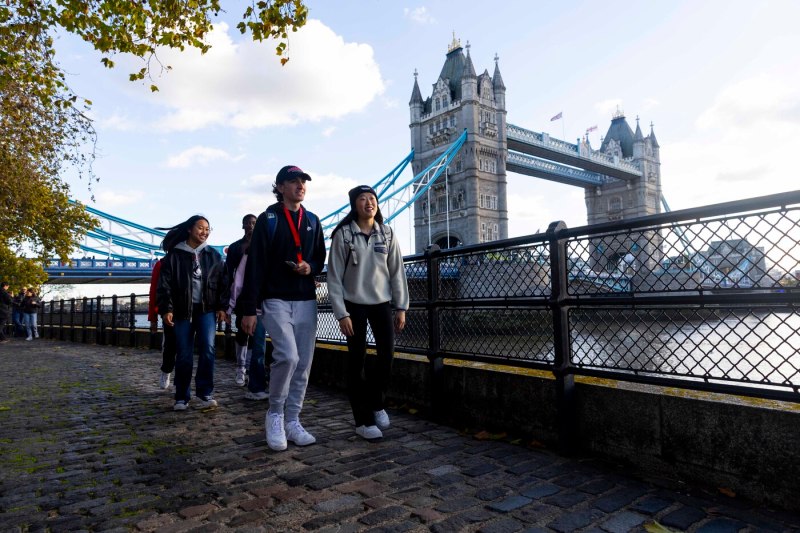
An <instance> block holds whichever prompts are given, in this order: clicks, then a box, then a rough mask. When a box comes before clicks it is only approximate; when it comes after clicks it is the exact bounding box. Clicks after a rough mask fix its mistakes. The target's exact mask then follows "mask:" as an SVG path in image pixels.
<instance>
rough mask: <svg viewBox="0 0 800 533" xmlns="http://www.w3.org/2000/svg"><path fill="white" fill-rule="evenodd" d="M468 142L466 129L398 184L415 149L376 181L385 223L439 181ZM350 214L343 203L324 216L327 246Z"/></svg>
mask: <svg viewBox="0 0 800 533" xmlns="http://www.w3.org/2000/svg"><path fill="white" fill-rule="evenodd" d="M466 140H467V130H466V129H464V131H463V132H462V133H461V135H460V136H459V137H458V138H457V139H456V140H455V141H453V144H451V145H450V147H449V148H448V149H447V150H445V151H444V153H442V154H441V155H440V156H439V157H437V158H436V159H434V160H433V161H432V162H431V163H430V164H429V165H428V166H427V167H426V168H425V169H424V170H423V171H422V172H420V173H419V174H417V175H416V176H413V177H412V178H411V179H410V180H408V181H406V182H404V183H400V184H398V183H397V180H398V178H399V177H400V174H401V173H402V172H403V170H405V168H406V166H408V164H409V163H410V162H411V161H412V160H413V159H414V150H412V151H411V153H409V154H408V156H406V158H405V159H403V161H401V162H400V163H399V164H398V165H397V166H396V167H395V168H394V169H392V171H391V172H389V173H388V174H387V175H386V176H384V177H383V178H381V179H380V180H378V181H377V182H376V183H375V185H373V187H372V188H373V189H375V192H376V193H377V194H378V200H379V201H380V203H381V204H383V208H382V209H381V211H382V212H383V219H384V222H386V223H387V224H388V223H389V222H391V221H392V220H394V219H395V218H397V216H398V215H400V214H401V213H403V212H405V210H406V209H408V208H409V207H410V206H411V205H413V203H414V202H415V201H416V200H417V199H418V198H419V197H420V196H422V195H423V194H425V193H426V192H427V191H428V189H430V187H431V186H432V185H433V184H434V183H435V182H436V181H437V180H438V179H439V177H440V176H441V175H442V174H443V173H444V172H445V169H446V168H447V166H448V165H449V164H450V162H451V161H452V160H453V158H454V157H455V156H456V154H458V151H459V150H460V149H461V147H462V146H463V145H464V142H465V141H466ZM349 211H350V204H349V203H348V204H345V205H343V206H342V207H340V208H339V209H337V210H336V211H334V212H333V213H331V214H329V215H327V216H325V217H323V218H322V219H321V222H322V230H323V233H324V235H325V241H326V245H327V246H330V235H331V232H333V229H334V228H335V227H336V224H338V223H339V221H340V220H342V219H343V218H344V217H345V216H346V215H347V213H348V212H349Z"/></svg>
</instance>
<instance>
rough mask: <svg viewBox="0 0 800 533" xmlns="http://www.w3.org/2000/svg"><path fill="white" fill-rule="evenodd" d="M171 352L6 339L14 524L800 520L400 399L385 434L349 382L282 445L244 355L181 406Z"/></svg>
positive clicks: (404, 526)
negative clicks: (442, 416)
mask: <svg viewBox="0 0 800 533" xmlns="http://www.w3.org/2000/svg"><path fill="white" fill-rule="evenodd" d="M159 364H160V355H159V354H158V353H157V352H154V351H145V350H132V349H127V348H118V347H106V346H89V345H84V344H73V343H65V342H59V341H52V340H42V339H40V340H36V341H33V342H24V341H22V340H20V339H14V340H12V342H10V343H8V344H3V345H0V390H2V391H3V394H2V396H0V456H2V461H0V530H2V531H45V530H47V531H73V530H86V531H106V530H113V531H126V530H135V531H164V532H183V531H230V530H246V531H310V530H313V531H325V532H333V531H338V532H356V531H384V532H388V531H398V532H399V531H412V532H422V531H436V532H450V531H481V532H486V533H489V532H511V531H537V532H544V531H559V532H567V531H580V532H588V531H592V532H595V531H606V532H621V531H651V532H653V531H658V532H669V531H691V532H733V531H797V530H798V529H800V516H798V515H794V514H788V513H784V512H778V511H769V510H765V509H758V508H756V507H754V506H751V505H749V504H747V503H745V502H743V501H741V500H739V499H736V498H735V497H729V496H724V495H722V494H708V493H702V492H699V491H696V490H695V489H693V488H692V487H687V486H683V485H679V486H670V485H669V484H668V483H667V482H665V481H660V480H640V479H634V478H631V477H629V476H628V475H626V472H625V471H623V470H619V469H615V468H613V467H612V466H608V465H604V464H601V463H598V462H596V461H594V460H591V459H588V458H582V457H576V458H565V457H562V456H559V455H557V454H556V453H554V452H552V451H549V450H546V449H541V448H538V447H535V446H527V445H525V443H524V442H517V441H515V440H512V438H511V437H506V438H496V439H495V438H488V439H484V438H480V437H481V435H480V434H469V433H466V432H461V431H459V430H457V429H453V428H450V427H444V426H439V425H437V424H435V423H432V422H430V421H428V420H425V419H424V418H422V417H421V416H419V415H418V414H412V413H411V412H410V411H409V410H408V409H404V408H399V407H398V408H394V409H390V410H389V411H390V415H391V417H392V423H393V425H392V428H390V429H389V430H388V431H386V434H385V437H384V438H383V440H381V441H379V442H366V441H363V440H361V439H360V438H357V437H355V436H354V433H353V427H352V421H351V417H350V414H349V408H348V403H347V399H346V397H345V396H344V395H343V393H342V392H340V391H336V390H331V389H326V388H321V387H318V386H313V385H312V386H311V387H309V391H308V395H307V401H306V405H305V408H304V411H303V422H304V425H305V426H306V427H307V428H308V429H309V430H311V431H312V432H313V433H315V434H316V436H317V439H318V441H317V444H315V445H312V446H309V447H306V448H298V447H296V446H293V445H290V447H289V449H288V450H287V451H285V452H272V451H270V450H269V449H268V448H267V446H266V443H265V441H264V425H263V421H264V413H265V411H266V403H265V402H252V401H246V400H244V399H243V391H242V389H241V388H239V387H237V386H235V384H234V383H233V380H232V377H233V373H234V367H233V365H232V363H231V362H230V361H225V360H220V361H218V364H217V391H216V397H217V398H218V400H219V401H220V406H219V407H218V408H217V409H214V410H209V411H205V412H204V411H201V410H197V409H190V410H189V411H186V412H180V413H176V412H173V411H172V409H171V407H172V399H171V395H170V393H169V392H166V391H162V390H160V389H158V388H157V386H156V376H157V373H158V367H159ZM787 445H791V444H790V443H787ZM659 524H660V526H659ZM661 526H663V527H661Z"/></svg>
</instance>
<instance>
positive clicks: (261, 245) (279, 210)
mask: <svg viewBox="0 0 800 533" xmlns="http://www.w3.org/2000/svg"><path fill="white" fill-rule="evenodd" d="M292 216H293V217H294V218H293V220H294V222H295V224H296V222H297V213H294V214H292ZM268 217H274V218H273V227H274V228H275V229H274V234H273V235H270V231H269V226H270V224H269V223H268V220H267V219H268ZM299 236H300V246H301V252H302V255H303V260H304V261H305V262H306V263H308V264H309V265H310V266H311V275H310V276H301V275H299V274H296V273H295V272H294V271H293V270H292V269H291V268H290V267H289V266H287V265H286V261H293V262H295V263H296V262H297V247H296V246H295V242H294V237H293V236H292V231H291V229H290V228H289V223H288V222H287V220H286V215H285V214H284V210H283V204H282V203H275V204H272V205H271V206H269V207H268V208H267V210H266V211H264V212H263V213H261V214H260V215H259V217H258V220H256V228H255V230H254V231H253V240H252V241H251V242H250V250H249V252H248V256H247V266H246V268H245V274H244V284H243V286H242V293H241V294H240V295H239V298H238V300H237V302H236V307H237V309H239V310H241V312H242V315H243V316H252V315H255V314H256V309H257V308H258V306H259V305H261V302H262V301H263V300H265V299H266V298H277V299H279V300H289V301H301V300H315V299H316V294H317V292H316V285H315V283H314V276H316V275H318V274H320V273H321V272H322V269H323V268H324V266H325V238H324V237H323V235H322V226H321V224H320V222H319V218H318V217H317V216H316V215H315V214H314V213H311V212H310V211H307V210H306V209H305V208H303V222H302V227H301V228H300V231H299Z"/></svg>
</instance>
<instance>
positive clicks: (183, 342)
mask: <svg viewBox="0 0 800 533" xmlns="http://www.w3.org/2000/svg"><path fill="white" fill-rule="evenodd" d="M210 231H211V228H210V226H209V224H208V220H207V219H206V218H205V217H203V216H200V215H195V216H193V217H190V218H189V219H188V220H186V221H185V222H182V223H180V224H178V225H177V226H174V227H172V228H169V232H168V233H167V235H166V236H165V237H164V241H163V242H162V243H161V247H162V248H163V249H164V251H165V252H167V255H166V256H165V257H164V259H163V261H162V265H161V274H160V276H159V280H158V289H157V291H156V293H157V296H158V312H159V313H161V316H162V318H163V320H164V324H166V325H168V326H173V327H174V330H175V340H176V344H177V352H178V353H177V356H176V358H175V406H174V409H175V410H176V411H183V410H185V409H186V408H187V407H188V406H189V398H190V397H191V392H190V389H191V380H192V366H193V362H194V355H193V353H194V342H195V340H197V343H198V353H199V356H198V361H197V374H196V375H195V393H196V395H197V397H198V398H199V399H200V407H201V408H206V407H215V406H216V405H217V401H216V400H215V399H214V353H215V350H216V347H215V342H214V336H215V334H216V324H217V322H220V321H222V320H224V319H225V305H226V303H227V300H228V294H227V293H228V291H227V285H228V284H227V283H226V280H225V268H224V263H223V261H222V256H221V255H220V254H219V252H218V251H217V250H215V249H214V248H211V247H210V246H207V242H206V241H207V239H208V235H209V233H210Z"/></svg>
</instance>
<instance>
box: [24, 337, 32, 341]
mask: <svg viewBox="0 0 800 533" xmlns="http://www.w3.org/2000/svg"><path fill="white" fill-rule="evenodd" d="M25 340H26V341H32V340H33V337H28V338H27V339H25Z"/></svg>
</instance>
